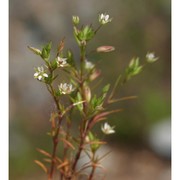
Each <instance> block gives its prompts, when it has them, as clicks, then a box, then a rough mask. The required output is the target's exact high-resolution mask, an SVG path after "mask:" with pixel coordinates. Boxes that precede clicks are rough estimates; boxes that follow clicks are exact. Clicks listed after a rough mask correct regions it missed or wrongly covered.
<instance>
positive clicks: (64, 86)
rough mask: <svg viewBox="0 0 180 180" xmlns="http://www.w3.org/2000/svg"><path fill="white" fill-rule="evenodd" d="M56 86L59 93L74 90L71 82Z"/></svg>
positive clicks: (68, 92)
mask: <svg viewBox="0 0 180 180" xmlns="http://www.w3.org/2000/svg"><path fill="white" fill-rule="evenodd" d="M58 88H59V91H60V93H62V94H70V93H71V92H73V91H74V90H75V88H74V87H73V86H72V84H68V83H61V84H60V85H59V86H58Z"/></svg>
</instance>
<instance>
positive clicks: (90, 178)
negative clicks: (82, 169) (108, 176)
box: [89, 165, 96, 180]
mask: <svg viewBox="0 0 180 180" xmlns="http://www.w3.org/2000/svg"><path fill="white" fill-rule="evenodd" d="M95 170H96V167H95V166H94V165H93V167H92V170H91V174H90V176H89V180H92V179H93V176H94V173H95Z"/></svg>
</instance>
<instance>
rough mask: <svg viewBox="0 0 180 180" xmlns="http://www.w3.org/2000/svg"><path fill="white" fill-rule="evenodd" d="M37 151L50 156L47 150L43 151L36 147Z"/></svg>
mask: <svg viewBox="0 0 180 180" xmlns="http://www.w3.org/2000/svg"><path fill="white" fill-rule="evenodd" d="M37 151H38V152H40V153H41V154H43V155H45V156H47V157H50V158H51V154H49V153H48V152H46V151H44V150H43V149H39V148H37Z"/></svg>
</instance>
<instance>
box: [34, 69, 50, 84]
mask: <svg viewBox="0 0 180 180" xmlns="http://www.w3.org/2000/svg"><path fill="white" fill-rule="evenodd" d="M47 77H48V74H47V73H46V72H45V71H44V68H43V67H42V66H41V67H38V68H37V69H36V72H35V73H34V78H35V79H38V80H39V81H41V80H43V79H44V78H47Z"/></svg>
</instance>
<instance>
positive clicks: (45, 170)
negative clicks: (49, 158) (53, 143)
mask: <svg viewBox="0 0 180 180" xmlns="http://www.w3.org/2000/svg"><path fill="white" fill-rule="evenodd" d="M34 162H35V163H36V164H37V165H39V166H40V167H41V168H42V169H43V170H44V172H45V173H47V172H48V170H47V168H46V166H45V165H44V164H43V163H42V162H40V161H38V160H34Z"/></svg>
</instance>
